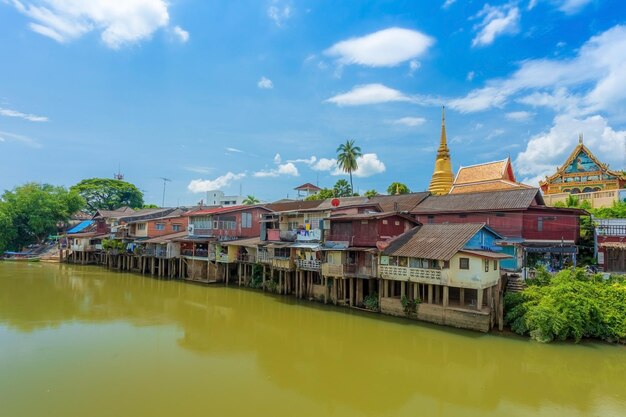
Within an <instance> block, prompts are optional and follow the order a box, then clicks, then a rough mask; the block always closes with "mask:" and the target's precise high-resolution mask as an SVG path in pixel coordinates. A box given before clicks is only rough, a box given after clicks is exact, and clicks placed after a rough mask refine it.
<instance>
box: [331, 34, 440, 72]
mask: <svg viewBox="0 0 626 417" xmlns="http://www.w3.org/2000/svg"><path fill="white" fill-rule="evenodd" d="M433 43H434V39H433V38H431V37H430V36H427V35H424V34H423V33H421V32H418V31H415V30H410V29H402V28H396V27H394V28H389V29H384V30H380V31H378V32H374V33H370V34H369V35H365V36H362V37H359V38H351V39H347V40H344V41H341V42H338V43H336V44H334V45H333V46H331V47H330V48H328V49H327V50H326V51H325V52H324V53H325V54H327V55H329V56H333V57H336V58H337V60H338V62H339V64H341V65H350V64H358V65H366V66H370V67H393V66H395V65H398V64H400V63H402V62H405V61H409V60H411V59H414V58H417V57H419V56H421V55H422V54H423V53H424V52H426V50H427V49H428V48H429V47H430V46H431V45H432V44H433Z"/></svg>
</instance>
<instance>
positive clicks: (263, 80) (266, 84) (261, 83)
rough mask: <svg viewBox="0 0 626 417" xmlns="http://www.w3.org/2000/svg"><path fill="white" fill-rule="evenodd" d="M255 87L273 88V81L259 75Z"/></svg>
mask: <svg viewBox="0 0 626 417" xmlns="http://www.w3.org/2000/svg"><path fill="white" fill-rule="evenodd" d="M256 85H257V87H259V88H261V89H265V90H268V89H272V88H274V83H273V82H272V80H270V79H269V78H265V77H261V79H260V80H259V82H258V83H256Z"/></svg>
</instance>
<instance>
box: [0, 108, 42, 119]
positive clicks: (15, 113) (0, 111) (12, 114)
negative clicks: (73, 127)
mask: <svg viewBox="0 0 626 417" xmlns="http://www.w3.org/2000/svg"><path fill="white" fill-rule="evenodd" d="M0 116H6V117H19V118H20V119H24V120H28V121H30V122H47V121H48V118H47V117H45V116H37V115H34V114H27V113H22V112H20V111H17V110H11V109H4V108H2V107H0Z"/></svg>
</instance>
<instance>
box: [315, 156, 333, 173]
mask: <svg viewBox="0 0 626 417" xmlns="http://www.w3.org/2000/svg"><path fill="white" fill-rule="evenodd" d="M336 167H337V160H336V159H334V158H331V159H329V158H320V159H319V160H318V161H317V162H316V163H315V164H313V165H312V166H311V169H313V170H315V171H330V170H331V169H333V168H336Z"/></svg>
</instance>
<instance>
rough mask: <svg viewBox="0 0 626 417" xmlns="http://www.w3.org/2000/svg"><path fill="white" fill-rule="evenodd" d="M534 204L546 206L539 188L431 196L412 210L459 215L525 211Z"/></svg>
mask: <svg viewBox="0 0 626 417" xmlns="http://www.w3.org/2000/svg"><path fill="white" fill-rule="evenodd" d="M533 204H537V205H544V202H543V197H542V196H541V193H540V192H539V189H538V188H516V189H513V190H501V191H485V192H475V193H462V194H447V195H438V196H432V195H431V196H429V197H428V198H426V199H425V200H424V201H422V202H421V203H420V204H419V205H418V206H417V207H415V208H414V209H413V210H411V212H412V213H415V214H424V213H445V212H450V213H457V212H470V211H491V210H502V211H506V210H524V209H527V208H528V207H530V206H531V205H533Z"/></svg>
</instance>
